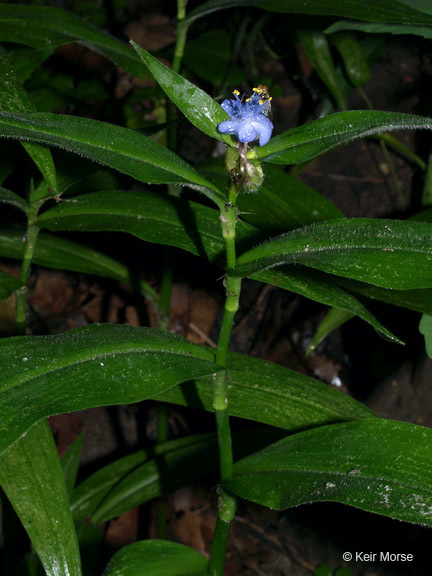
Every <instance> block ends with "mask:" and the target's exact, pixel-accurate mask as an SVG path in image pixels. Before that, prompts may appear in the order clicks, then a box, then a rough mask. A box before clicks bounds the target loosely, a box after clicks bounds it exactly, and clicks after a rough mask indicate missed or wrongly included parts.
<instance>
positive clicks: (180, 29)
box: [167, 0, 189, 151]
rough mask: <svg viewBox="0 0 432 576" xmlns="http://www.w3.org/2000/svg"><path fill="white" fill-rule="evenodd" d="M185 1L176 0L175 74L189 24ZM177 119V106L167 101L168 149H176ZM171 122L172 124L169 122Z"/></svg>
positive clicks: (183, 48) (182, 52)
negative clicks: (186, 18)
mask: <svg viewBox="0 0 432 576" xmlns="http://www.w3.org/2000/svg"><path fill="white" fill-rule="evenodd" d="M186 2H187V0H178V1H177V28H176V43H175V48H174V58H173V63H172V69H173V71H174V72H176V73H177V74H179V73H180V69H181V65H182V61H183V56H184V50H185V45H186V38H187V32H188V28H189V25H188V24H187V23H186V22H184V19H185V17H186ZM176 119H177V108H176V107H175V106H174V104H173V103H172V102H171V100H168V101H167V122H168V124H169V126H168V135H167V136H168V148H169V149H170V150H174V151H176V150H177V125H176V124H175V123H174V122H175V120H176ZM171 123H172V124H171Z"/></svg>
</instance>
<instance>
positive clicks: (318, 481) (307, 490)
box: [225, 418, 432, 526]
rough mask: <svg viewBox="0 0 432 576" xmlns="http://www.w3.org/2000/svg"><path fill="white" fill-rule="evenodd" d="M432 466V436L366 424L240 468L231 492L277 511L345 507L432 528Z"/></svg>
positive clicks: (406, 427)
mask: <svg viewBox="0 0 432 576" xmlns="http://www.w3.org/2000/svg"><path fill="white" fill-rule="evenodd" d="M431 462H432V430H431V429H429V428H423V427H421V426H416V425H414V424H408V423H405V422H395V421H392V420H380V419H378V418H374V419H365V420H359V421H357V422H348V423H344V424H335V425H331V426H322V427H319V428H314V429H313V430H308V431H306V432H301V433H299V434H295V435H293V436H290V437H289V438H285V439H284V440H281V441H280V442H278V443H276V444H273V445H272V446H270V447H268V448H266V449H264V450H262V451H261V452H259V453H256V454H254V455H252V456H249V457H247V458H244V459H243V460H241V461H240V462H237V463H236V464H235V466H234V477H233V478H232V480H228V481H227V482H225V486H226V488H228V489H229V490H230V491H232V492H234V494H236V495H238V496H241V497H243V498H247V499H249V500H252V501H253V502H258V503H259V504H263V505H265V506H269V507H270V508H275V509H277V510H283V509H285V508H290V507H292V506H298V505H299V504H306V503H310V502H320V501H331V502H343V503H345V504H349V505H350V506H354V507H356V508H361V509H362V510H368V511H370V512H374V513H376V514H382V515H384V516H389V517H391V518H396V519H398V520H404V521H406V522H415V523H419V524H425V525H427V526H432V515H431V505H432V464H431Z"/></svg>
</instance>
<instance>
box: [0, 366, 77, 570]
mask: <svg viewBox="0 0 432 576" xmlns="http://www.w3.org/2000/svg"><path fill="white" fill-rule="evenodd" d="M2 366H3V364H2ZM17 417H18V418H19V416H17ZM0 484H1V486H2V488H3V490H4V491H5V493H6V495H7V497H8V498H9V500H10V502H11V504H12V506H13V507H14V509H15V511H16V513H17V514H18V516H19V518H20V520H21V522H22V524H23V525H24V528H25V529H26V531H27V533H28V535H29V537H30V539H31V541H32V544H33V546H34V548H35V550H36V552H37V554H38V556H39V558H40V560H41V562H42V564H43V567H44V569H45V572H46V574H47V576H80V575H81V564H80V554H79V549H78V542H77V537H76V533H75V528H74V525H73V521H72V516H71V513H70V509H69V500H68V497H67V494H66V488H65V485H64V481H63V474H62V469H61V466H60V461H59V459H58V456H57V449H56V446H55V444H54V440H53V438H52V435H51V432H50V429H49V426H48V424H47V423H46V421H41V422H39V423H38V424H36V425H35V426H33V428H32V429H31V430H29V431H28V432H27V433H26V434H25V435H23V436H22V438H20V439H19V440H18V442H16V443H15V444H14V446H12V448H10V449H9V450H8V451H7V452H6V453H4V454H2V457H1V460H0Z"/></svg>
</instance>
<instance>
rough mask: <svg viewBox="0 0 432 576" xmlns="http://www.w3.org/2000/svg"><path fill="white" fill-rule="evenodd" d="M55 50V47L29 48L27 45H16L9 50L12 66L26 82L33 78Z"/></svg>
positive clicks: (18, 76)
mask: <svg viewBox="0 0 432 576" xmlns="http://www.w3.org/2000/svg"><path fill="white" fill-rule="evenodd" d="M54 51H55V48H53V47H52V48H28V47H26V46H15V47H14V48H9V49H8V51H7V54H8V58H9V61H10V63H11V64H12V68H13V70H14V72H15V74H16V76H17V78H18V79H19V81H20V82H21V83H22V84H24V82H25V81H26V80H28V79H29V78H31V76H32V75H33V73H34V72H35V70H37V69H38V68H39V67H40V66H42V64H43V63H44V62H45V60H47V59H48V58H49V57H50V56H51V55H52V54H53V53H54Z"/></svg>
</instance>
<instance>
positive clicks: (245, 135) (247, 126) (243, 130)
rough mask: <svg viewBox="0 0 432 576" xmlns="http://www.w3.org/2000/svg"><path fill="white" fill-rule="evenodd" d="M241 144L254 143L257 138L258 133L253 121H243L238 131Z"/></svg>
mask: <svg viewBox="0 0 432 576" xmlns="http://www.w3.org/2000/svg"><path fill="white" fill-rule="evenodd" d="M236 135H237V138H238V139H239V142H253V141H254V140H255V138H256V137H257V131H256V128H255V126H254V121H253V120H250V119H248V120H241V121H240V126H239V128H238V130H237V131H236Z"/></svg>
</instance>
